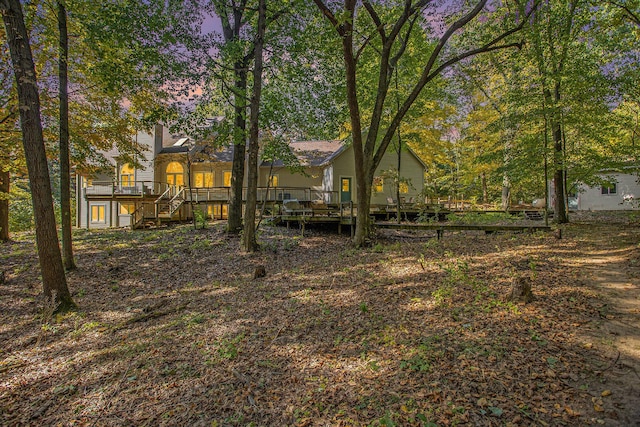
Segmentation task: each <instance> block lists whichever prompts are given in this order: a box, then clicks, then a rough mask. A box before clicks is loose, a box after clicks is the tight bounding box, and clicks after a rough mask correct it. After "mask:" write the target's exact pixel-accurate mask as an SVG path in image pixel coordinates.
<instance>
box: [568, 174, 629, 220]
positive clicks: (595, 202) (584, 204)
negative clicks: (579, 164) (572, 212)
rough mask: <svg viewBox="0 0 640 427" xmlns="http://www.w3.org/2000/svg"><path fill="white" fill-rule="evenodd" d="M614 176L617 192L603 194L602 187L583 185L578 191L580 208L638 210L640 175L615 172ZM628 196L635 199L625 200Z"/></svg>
mask: <svg viewBox="0 0 640 427" xmlns="http://www.w3.org/2000/svg"><path fill="white" fill-rule="evenodd" d="M608 176H612V177H613V178H614V179H615V180H616V182H617V184H616V193H615V194H602V187H601V186H596V187H588V186H582V187H581V188H580V190H579V192H578V210H593V211H599V210H637V209H638V198H640V184H639V183H638V177H637V176H636V175H631V174H621V173H615V174H611V175H608ZM625 196H626V198H627V199H628V198H632V199H635V200H634V201H625Z"/></svg>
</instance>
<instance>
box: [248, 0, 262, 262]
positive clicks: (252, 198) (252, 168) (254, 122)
mask: <svg viewBox="0 0 640 427" xmlns="http://www.w3.org/2000/svg"><path fill="white" fill-rule="evenodd" d="M266 8H267V7H266V4H265V0H260V2H259V4H258V28H257V32H258V33H257V35H256V39H255V45H254V68H253V95H252V97H251V116H250V118H249V158H248V160H247V168H248V177H247V181H248V182H247V205H246V210H245V218H244V230H243V234H242V247H243V249H244V250H245V251H247V252H254V251H256V250H257V249H258V242H257V241H256V205H257V198H258V153H259V150H260V145H259V140H258V138H259V136H260V135H259V132H260V98H261V96H262V49H263V46H264V33H265V26H266Z"/></svg>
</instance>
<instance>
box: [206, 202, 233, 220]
mask: <svg viewBox="0 0 640 427" xmlns="http://www.w3.org/2000/svg"><path fill="white" fill-rule="evenodd" d="M228 213H229V206H228V205H208V206H207V215H208V216H209V217H211V218H214V219H216V218H217V219H223V218H226V217H227V215H228Z"/></svg>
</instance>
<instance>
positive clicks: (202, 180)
mask: <svg viewBox="0 0 640 427" xmlns="http://www.w3.org/2000/svg"><path fill="white" fill-rule="evenodd" d="M193 180H194V183H193V186H194V187H195V188H210V187H213V172H196V173H194V174H193Z"/></svg>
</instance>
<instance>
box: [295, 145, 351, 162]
mask: <svg viewBox="0 0 640 427" xmlns="http://www.w3.org/2000/svg"><path fill="white" fill-rule="evenodd" d="M289 146H290V147H291V149H292V150H293V154H295V156H296V157H297V158H298V159H299V160H300V163H301V164H302V165H303V166H322V165H325V164H327V163H329V162H330V161H331V159H333V158H334V157H335V156H337V155H338V153H339V152H341V151H342V150H343V149H344V147H345V145H344V144H343V143H342V141H337V140H333V141H297V142H292V143H290V144H289Z"/></svg>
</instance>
